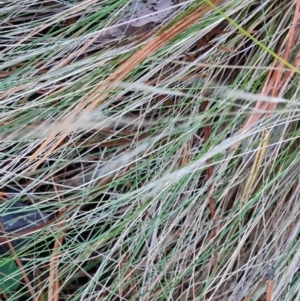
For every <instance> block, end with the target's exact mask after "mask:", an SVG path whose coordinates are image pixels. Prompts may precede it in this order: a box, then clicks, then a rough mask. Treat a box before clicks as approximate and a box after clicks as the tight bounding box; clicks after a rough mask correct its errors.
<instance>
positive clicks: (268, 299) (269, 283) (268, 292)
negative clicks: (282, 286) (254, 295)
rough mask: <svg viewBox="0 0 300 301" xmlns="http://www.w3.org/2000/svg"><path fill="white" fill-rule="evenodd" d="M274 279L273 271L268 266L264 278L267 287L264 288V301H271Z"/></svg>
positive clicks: (272, 267) (272, 268)
mask: <svg viewBox="0 0 300 301" xmlns="http://www.w3.org/2000/svg"><path fill="white" fill-rule="evenodd" d="M274 277H275V269H274V266H273V265H271V264H270V265H269V266H268V268H267V272H266V275H265V278H266V279H267V287H266V301H272V288H273V280H274Z"/></svg>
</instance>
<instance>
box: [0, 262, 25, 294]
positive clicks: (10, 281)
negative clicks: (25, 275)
mask: <svg viewBox="0 0 300 301" xmlns="http://www.w3.org/2000/svg"><path fill="white" fill-rule="evenodd" d="M21 279H22V275H21V273H20V270H19V268H18V266H17V265H16V263H15V262H14V261H11V260H8V259H5V258H0V291H1V292H3V293H5V294H8V293H10V292H12V291H14V290H16V289H17V288H18V287H19V282H20V280H21Z"/></svg>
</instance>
